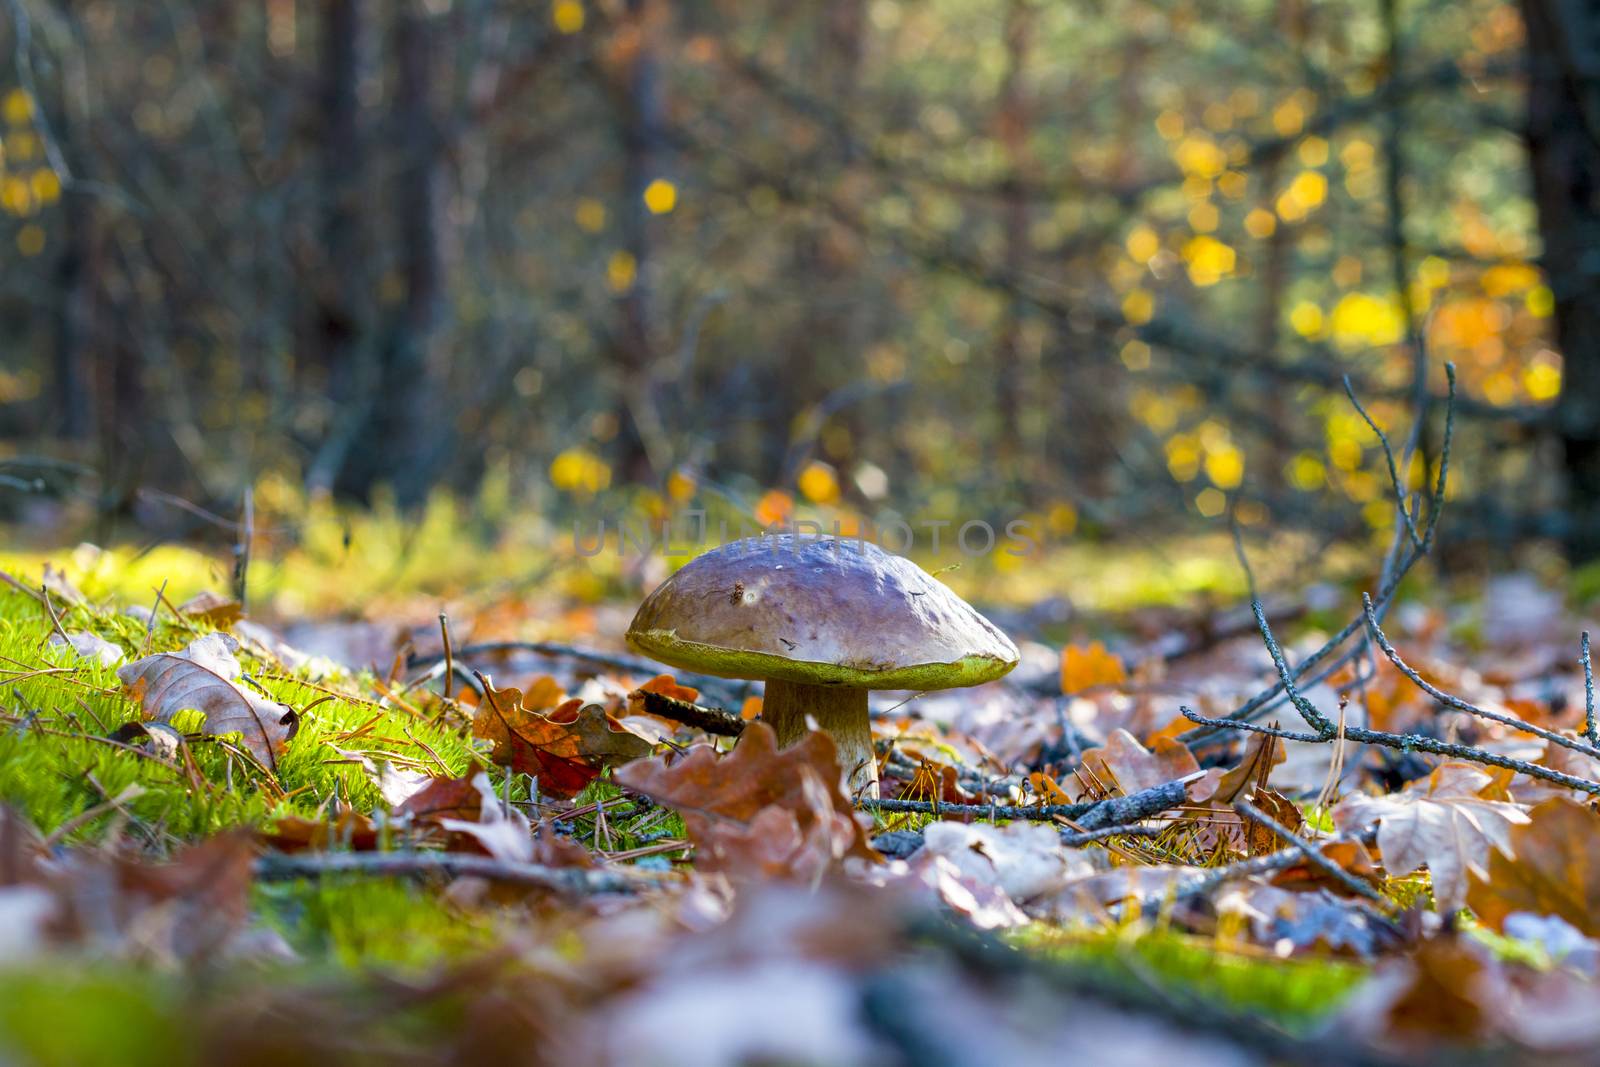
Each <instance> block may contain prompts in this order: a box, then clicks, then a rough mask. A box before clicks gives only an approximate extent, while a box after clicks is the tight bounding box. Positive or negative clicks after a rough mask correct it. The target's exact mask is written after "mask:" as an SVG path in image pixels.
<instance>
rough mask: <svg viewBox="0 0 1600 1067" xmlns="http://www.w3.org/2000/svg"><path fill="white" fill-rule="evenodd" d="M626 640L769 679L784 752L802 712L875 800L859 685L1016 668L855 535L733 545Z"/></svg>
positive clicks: (915, 685)
mask: <svg viewBox="0 0 1600 1067" xmlns="http://www.w3.org/2000/svg"><path fill="white" fill-rule="evenodd" d="M627 639H628V644H629V645H630V646H631V647H633V648H634V649H636V650H637V651H639V652H642V653H644V654H645V655H647V656H649V657H651V658H652V659H657V660H660V661H661V662H663V663H667V664H670V665H672V666H674V667H681V668H683V669H685V670H691V671H696V672H698V673H701V674H713V675H718V676H720V677H723V678H748V679H756V680H760V681H763V682H765V683H766V695H765V697H764V699H763V702H762V710H761V717H762V720H763V721H765V722H766V723H767V724H768V725H770V726H771V727H772V729H773V732H774V733H776V734H777V738H778V744H779V745H780V746H785V747H786V746H788V745H792V744H794V743H796V742H798V741H799V740H800V739H801V738H803V737H804V736H805V735H806V732H807V729H808V726H807V722H806V719H807V716H810V717H811V718H813V719H815V720H816V722H817V725H818V726H820V727H821V728H822V729H824V730H826V731H827V732H828V733H829V734H831V735H833V740H834V744H835V745H836V746H837V747H838V751H839V762H840V764H841V765H842V766H843V767H844V768H845V770H846V771H847V772H848V773H849V775H850V788H851V790H852V791H864V792H866V793H867V794H868V795H871V796H876V795H877V788H878V763H877V759H876V757H875V756H874V754H873V751H872V730H871V722H870V719H869V717H868V714H867V690H869V689H916V690H926V689H953V688H957V687H960V686H968V685H978V684H980V683H983V682H988V681H992V680H994V679H996V678H999V677H1000V676H1001V675H1003V674H1005V673H1006V672H1008V671H1010V670H1011V668H1013V667H1015V666H1016V665H1017V646H1016V645H1014V644H1012V643H1011V639H1010V638H1008V637H1006V635H1005V634H1003V633H1001V632H1000V630H999V629H998V628H997V627H996V626H995V625H994V624H993V623H991V622H990V621H989V620H988V619H986V618H984V617H983V616H982V615H980V614H978V612H976V611H975V610H973V608H972V606H971V605H969V604H968V603H967V602H966V601H964V600H962V599H961V598H960V597H958V596H956V594H955V593H953V592H951V591H950V589H949V588H948V587H947V586H945V585H943V584H942V583H940V582H937V581H935V580H934V579H933V577H932V576H930V575H929V574H928V573H927V572H926V571H924V570H923V569H922V568H921V567H918V566H917V565H916V564H915V563H912V562H911V561H910V560H908V559H906V558H904V557H902V556H896V555H892V554H890V553H888V552H885V551H884V550H883V549H881V548H879V547H878V546H877V545H874V544H871V543H869V542H867V541H865V540H855V541H849V540H840V539H823V538H817V537H809V538H808V537H805V536H802V535H796V534H780V535H777V536H762V537H751V538H746V539H745V540H742V541H733V542H731V543H729V544H726V545H723V546H721V547H720V548H715V549H712V550H711V551H710V552H707V553H705V554H704V555H701V556H699V557H697V558H695V559H694V560H692V561H690V562H689V563H688V564H686V565H685V566H684V567H683V568H682V569H681V570H679V571H678V572H677V573H676V574H674V575H673V576H672V577H670V578H668V579H667V580H666V581H665V582H662V583H661V585H660V586H658V587H657V588H656V590H655V592H653V593H651V594H650V595H649V596H648V597H646V598H645V601H644V603H643V604H642V605H640V607H639V611H638V614H636V615H635V616H634V617H633V623H632V625H630V626H629V627H628V635H627Z"/></svg>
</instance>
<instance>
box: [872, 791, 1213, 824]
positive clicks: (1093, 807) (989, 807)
mask: <svg viewBox="0 0 1600 1067" xmlns="http://www.w3.org/2000/svg"><path fill="white" fill-rule="evenodd" d="M1186 797H1187V794H1186V792H1185V790H1184V783H1183V781H1182V780H1178V781H1172V782H1167V783H1165V784H1163V785H1158V786H1154V787H1153V788H1150V789H1143V790H1140V791H1139V792H1137V793H1130V794H1128V795H1127V796H1125V797H1112V798H1110V799H1109V800H1091V801H1084V802H1083V803H1081V804H1043V805H1040V806H1038V807H1027V808H1020V807H1015V806H1011V805H1004V804H935V803H931V802H929V801H926V800H870V799H862V800H858V801H856V807H858V808H861V809H862V810H864V811H886V812H905V813H910V814H914V815H976V816H979V817H982V818H989V819H1026V820H1029V821H1032V822H1054V821H1055V820H1056V819H1057V818H1059V817H1066V818H1068V819H1073V820H1076V821H1077V822H1078V824H1079V825H1080V826H1082V827H1083V831H1084V832H1085V833H1087V832H1091V831H1094V830H1099V829H1102V828H1104V827H1107V826H1120V825H1123V824H1125V823H1134V822H1138V821H1139V820H1141V819H1148V818H1149V817H1150V816H1152V815H1159V814H1161V813H1162V812H1164V811H1168V810H1170V809H1172V808H1175V807H1177V806H1178V805H1179V804H1182V803H1183V802H1184V800H1185V799H1186Z"/></svg>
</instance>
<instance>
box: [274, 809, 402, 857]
mask: <svg viewBox="0 0 1600 1067" xmlns="http://www.w3.org/2000/svg"><path fill="white" fill-rule="evenodd" d="M259 839H260V841H261V843H262V844H263V845H265V846H267V847H268V848H271V849H275V850H276V851H278V852H305V851H307V850H311V851H318V852H320V851H324V850H326V849H348V850H349V851H352V852H371V851H373V850H375V849H376V848H377V847H378V829H377V827H375V826H374V825H373V824H372V820H371V819H369V818H367V817H366V816H365V815H363V814H361V813H360V812H358V811H345V812H343V813H341V814H340V815H338V816H337V817H335V818H333V819H307V818H304V817H302V816H299V815H288V816H285V817H284V818H281V819H279V820H278V821H277V822H275V823H273V824H272V828H271V829H270V830H263V831H262V832H261V833H260V834H259Z"/></svg>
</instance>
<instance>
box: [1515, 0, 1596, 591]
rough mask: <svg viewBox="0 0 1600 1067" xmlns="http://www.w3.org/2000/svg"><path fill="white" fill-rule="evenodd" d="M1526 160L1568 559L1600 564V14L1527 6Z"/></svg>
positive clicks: (1539, 0)
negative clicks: (1534, 207) (1554, 392)
mask: <svg viewBox="0 0 1600 1067" xmlns="http://www.w3.org/2000/svg"><path fill="white" fill-rule="evenodd" d="M1522 8H1523V14H1524V18H1525V20H1526V22H1527V34H1528V60H1529V83H1528V126H1527V132H1526V137H1527V142H1528V153H1529V157H1530V161H1531V164H1532V169H1533V188H1534V198H1535V200H1536V202H1537V204H1538V209H1539V230H1540V233H1541V235H1542V237H1543V241H1544V271H1545V277H1546V279H1547V280H1548V282H1549V285H1550V290H1551V292H1552V293H1553V294H1554V296H1555V327H1556V339H1557V341H1558V343H1559V344H1560V347H1561V355H1562V360H1563V377H1562V389H1561V398H1560V400H1559V401H1558V403H1557V408H1556V418H1555V423H1554V432H1555V435H1556V437H1557V439H1558V440H1559V441H1560V443H1561V448H1562V456H1563V466H1564V470H1565V475H1566V493H1567V500H1566V505H1567V519H1568V522H1569V525H1568V527H1567V531H1568V533H1567V538H1566V541H1567V552H1568V556H1569V558H1570V559H1571V560H1572V561H1573V562H1575V563H1578V562H1588V561H1591V560H1596V559H1600V5H1596V4H1594V3H1588V4H1579V3H1572V2H1566V0H1523V4H1522Z"/></svg>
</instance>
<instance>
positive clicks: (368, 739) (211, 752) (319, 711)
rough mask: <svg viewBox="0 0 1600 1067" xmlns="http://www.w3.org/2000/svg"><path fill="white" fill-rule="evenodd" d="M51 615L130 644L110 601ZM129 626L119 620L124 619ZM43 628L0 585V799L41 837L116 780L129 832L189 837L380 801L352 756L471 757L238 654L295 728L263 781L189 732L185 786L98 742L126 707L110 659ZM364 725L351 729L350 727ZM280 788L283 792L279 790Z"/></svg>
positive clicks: (104, 819)
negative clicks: (296, 713) (293, 717)
mask: <svg viewBox="0 0 1600 1067" xmlns="http://www.w3.org/2000/svg"><path fill="white" fill-rule="evenodd" d="M64 612H65V615H64V618H63V620H62V621H63V624H64V625H65V626H66V627H67V628H68V629H72V630H77V629H85V630H89V631H91V632H93V633H96V634H98V635H100V636H101V637H104V638H106V639H107V640H110V641H112V642H113V643H116V644H118V645H119V646H120V647H121V648H122V650H123V652H124V654H125V655H127V656H128V658H130V659H132V658H134V657H136V656H138V655H139V653H140V652H141V650H142V649H143V648H144V643H145V633H144V628H143V627H142V626H141V625H139V624H138V623H136V622H134V621H133V620H130V619H126V618H125V617H123V616H120V615H117V614H116V613H114V612H111V611H109V610H108V611H100V610H96V609H93V608H87V607H66V608H64ZM129 623H132V625H128V624H129ZM50 633H51V626H50V623H49V620H48V618H47V617H46V616H45V615H44V612H43V610H42V609H41V608H40V606H39V605H38V603H37V602H35V601H34V600H33V599H31V598H29V597H26V596H23V595H22V594H20V593H18V592H16V591H15V590H12V589H10V588H9V587H0V656H3V657H6V658H5V659H0V711H4V713H5V714H7V715H8V716H9V717H10V719H11V721H9V722H5V723H3V724H0V725H3V727H4V728H3V729H0V801H3V802H5V803H7V804H9V805H11V806H12V807H15V808H17V809H18V810H19V811H21V812H22V813H23V814H24V815H25V816H26V817H27V818H28V820H29V821H30V822H32V823H33V824H34V825H35V826H37V827H39V828H40V829H41V830H43V831H44V832H46V833H48V832H50V831H52V830H55V829H56V828H57V827H59V826H61V825H63V824H64V823H67V822H68V821H70V820H73V819H76V818H77V817H79V816H80V815H81V814H82V813H84V812H85V811H87V810H88V809H90V808H93V807H95V806H97V805H101V804H103V803H104V802H105V801H106V800H107V799H108V798H109V797H114V796H118V795H119V794H121V793H122V792H123V791H124V790H126V789H127V788H128V787H129V786H138V787H139V789H141V790H142V791H143V792H142V793H141V794H140V795H139V796H137V797H136V798H134V799H132V800H131V801H128V802H126V803H125V804H123V805H122V807H123V809H124V810H125V811H127V812H128V813H130V814H131V815H132V816H133V817H134V820H135V823H134V830H135V832H141V831H142V832H143V833H144V835H145V836H146V837H148V838H151V839H152V840H156V839H165V838H168V837H177V838H184V839H191V838H197V837H202V836H205V835H207V834H210V833H215V832H217V831H219V830H223V829H227V828H230V827H235V826H241V825H260V824H262V823H264V822H266V821H268V820H270V819H272V818H275V817H278V816H282V815H289V814H299V815H306V816H311V815H315V814H316V813H317V812H318V811H319V810H321V809H322V807H323V805H324V804H325V803H326V802H327V801H328V800H329V799H331V798H335V797H337V798H339V799H340V800H342V801H344V802H347V803H349V804H351V805H353V806H354V807H356V808H357V809H359V810H371V809H373V808H376V807H379V806H381V805H382V803H383V801H382V797H381V795H380V794H379V792H378V789H377V787H376V785H374V784H373V782H372V780H371V778H370V776H369V775H368V774H367V772H366V771H365V770H364V769H363V768H362V767H361V766H360V765H359V763H354V762H350V761H351V759H352V757H351V756H347V755H344V754H342V752H341V751H340V750H344V751H345V752H352V753H356V754H357V755H359V756H361V757H365V758H367V759H369V760H372V761H386V760H399V761H403V763H404V765H406V766H411V767H415V768H418V769H421V770H424V771H426V772H427V773H434V774H438V773H446V772H448V773H449V774H452V775H456V774H462V773H465V772H466V771H467V770H468V769H469V768H470V767H472V766H473V765H474V764H475V763H477V762H480V760H479V757H478V756H477V755H476V754H475V753H474V751H473V749H472V745H471V742H470V741H469V740H467V739H465V738H463V737H462V736H461V735H460V733H459V732H458V731H457V730H456V729H454V728H451V727H447V726H441V725H439V724H437V723H434V722H432V721H430V720H427V719H422V718H418V717H415V716H412V715H410V714H409V713H406V712H404V711H397V710H395V709H391V708H382V707H379V706H378V705H376V704H373V703H370V702H367V701H365V700H362V699H361V698H358V697H354V696H345V695H340V696H336V697H335V698H333V699H322V698H323V697H324V696H326V695H327V693H328V692H329V691H330V690H333V691H335V692H339V691H341V690H346V689H350V688H354V686H353V685H352V683H351V680H350V679H347V678H337V677H336V678H332V679H322V680H321V681H319V682H317V683H315V684H313V683H311V682H310V681H309V679H296V678H278V677H268V675H269V674H270V671H271V669H272V665H270V664H263V663H261V662H260V661H258V660H256V659H255V658H254V657H252V656H251V655H250V654H249V653H248V651H245V652H241V653H240V661H241V663H242V664H243V665H244V667H245V669H246V671H247V672H249V673H250V674H251V675H252V677H255V678H258V679H260V680H261V684H262V687H263V688H264V689H265V690H266V692H268V693H269V694H271V696H272V697H273V698H274V699H276V700H280V701H282V702H284V703H286V704H287V705H289V706H290V707H293V708H296V709H302V708H308V709H309V710H308V711H307V713H306V714H305V715H304V716H303V717H302V720H301V726H300V730H299V732H298V733H297V734H296V736H295V737H294V738H293V739H292V740H291V741H290V743H289V744H288V746H287V748H286V749H285V750H284V751H283V752H282V753H281V754H280V755H279V757H278V766H277V774H276V776H275V780H274V781H270V782H269V781H267V780H266V777H265V776H264V775H263V774H262V773H261V771H260V770H259V769H258V768H256V767H254V766H252V764H251V762H250V761H249V760H248V759H246V758H242V757H240V756H239V755H236V754H235V753H234V752H230V751H229V748H230V747H232V748H235V749H237V748H238V746H237V745H234V746H226V745H223V744H219V743H218V739H217V738H212V737H207V736H198V735H197V736H192V737H191V738H190V746H189V749H190V752H191V753H192V754H193V758H194V762H195V767H196V769H197V770H198V771H199V772H200V776H201V778H202V779H203V780H204V784H203V785H202V787H200V788H196V787H195V785H194V784H193V782H191V780H190V778H189V776H188V775H187V774H185V773H183V772H182V771H178V770H173V769H171V768H169V767H165V766H162V765H161V764H160V763H159V762H156V761H153V760H149V759H145V758H142V757H140V756H139V755H137V754H135V753H133V752H129V751H128V750H127V749H125V748H120V747H118V746H116V745H113V744H109V743H107V742H106V740H105V738H106V737H107V736H108V735H109V734H111V733H112V732H113V731H115V730H116V729H117V727H119V726H121V725H122V724H124V723H126V722H128V721H130V720H132V719H135V718H137V717H138V708H137V706H136V705H135V703H134V702H133V701H132V700H130V699H129V698H127V697H125V696H123V695H122V693H121V688H120V682H119V681H118V679H117V676H116V671H115V669H113V668H109V667H104V666H101V665H99V664H98V663H89V662H84V661H82V660H79V659H78V658H77V657H76V656H75V655H73V654H72V653H71V652H69V651H67V650H65V649H62V648H61V647H59V646H51V645H49V644H48V643H47V642H48V639H49V636H50ZM195 634H196V631H194V630H192V629H186V628H181V627H178V626H175V625H169V624H163V625H159V626H157V627H156V629H155V631H154V633H153V634H151V638H150V642H149V647H148V650H149V651H169V650H172V649H176V648H181V647H182V646H183V645H184V644H186V643H187V642H188V641H189V640H191V639H193V637H194V636H195ZM362 727H366V729H364V730H362V731H361V732H360V733H359V734H358V735H357V736H354V737H350V736H347V735H349V734H350V733H351V732H352V731H355V730H357V729H358V728H362ZM284 797H287V799H283V798H284ZM116 817H117V815H116V813H115V812H111V811H107V812H106V813H104V814H103V815H101V816H99V817H98V818H95V819H91V820H89V821H87V822H84V823H83V824H81V825H79V826H77V827H76V828H75V829H74V830H73V831H72V833H71V834H70V835H69V836H68V840H69V841H91V840H95V839H96V838H97V837H98V835H99V833H101V832H102V831H103V830H104V828H105V827H106V826H107V825H108V824H109V823H110V822H111V821H112V820H113V819H114V818H116Z"/></svg>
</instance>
